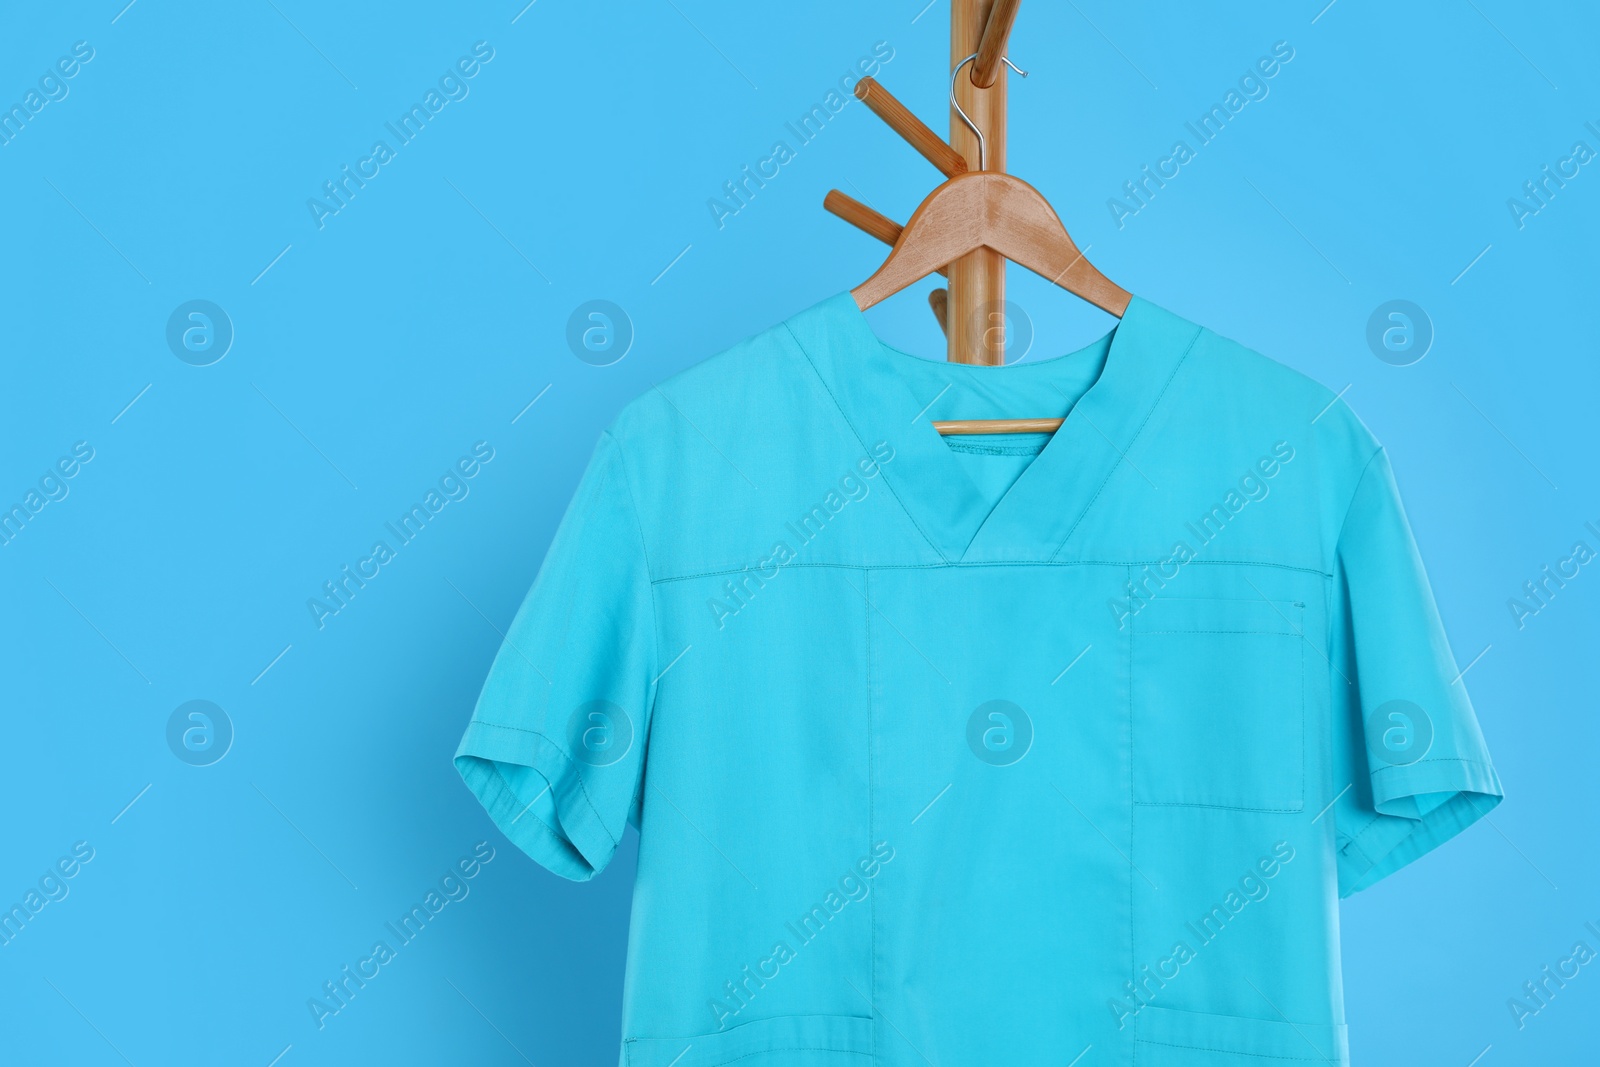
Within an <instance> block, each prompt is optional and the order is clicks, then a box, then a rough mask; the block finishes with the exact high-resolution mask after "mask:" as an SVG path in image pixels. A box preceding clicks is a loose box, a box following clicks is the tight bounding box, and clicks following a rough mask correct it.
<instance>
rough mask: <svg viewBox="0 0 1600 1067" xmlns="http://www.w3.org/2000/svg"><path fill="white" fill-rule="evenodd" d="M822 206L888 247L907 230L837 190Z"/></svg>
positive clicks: (825, 199)
mask: <svg viewBox="0 0 1600 1067" xmlns="http://www.w3.org/2000/svg"><path fill="white" fill-rule="evenodd" d="M822 206H823V207H824V208H825V209H827V210H828V211H830V212H832V213H833V214H835V215H837V216H839V217H840V218H841V219H843V220H844V221H846V222H848V223H849V224H850V225H852V226H854V227H855V228H856V229H858V230H861V231H862V232H864V233H866V234H867V235H868V236H870V237H876V238H877V239H878V240H880V241H882V242H883V243H884V244H886V245H893V244H894V243H895V242H896V241H898V240H900V231H901V230H903V229H905V227H904V226H901V225H900V224H899V223H898V222H896V221H894V220H893V219H891V218H890V217H889V216H887V215H884V214H882V213H880V212H877V211H874V210H872V209H871V208H870V207H868V206H867V205H865V204H863V203H862V202H861V201H859V200H857V199H855V198H854V197H852V196H847V195H845V194H844V193H841V192H840V191H839V190H837V189H829V190H828V195H827V196H825V197H823V198H822ZM939 273H940V274H943V273H945V270H944V268H943V267H941V268H939ZM941 291H942V290H941ZM936 310H937V309H936Z"/></svg>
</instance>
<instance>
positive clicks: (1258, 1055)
mask: <svg viewBox="0 0 1600 1067" xmlns="http://www.w3.org/2000/svg"><path fill="white" fill-rule="evenodd" d="M1134 1041H1135V1043H1138V1044H1144V1045H1163V1046H1165V1047H1167V1048H1186V1049H1192V1050H1193V1051H1195V1052H1223V1053H1226V1054H1228V1055H1229V1056H1250V1057H1253V1058H1255V1059H1258V1060H1280V1061H1283V1062H1292V1063H1342V1062H1343V1058H1342V1057H1341V1058H1339V1059H1337V1060H1330V1059H1327V1058H1326V1057H1322V1056H1279V1055H1276V1054H1274V1053H1271V1052H1240V1051H1239V1050H1238V1049H1236V1048H1216V1047H1215V1046H1213V1045H1180V1044H1178V1043H1177V1042H1176V1041H1156V1040H1153V1039H1151V1038H1148V1037H1136V1038H1134Z"/></svg>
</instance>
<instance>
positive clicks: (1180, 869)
mask: <svg viewBox="0 0 1600 1067" xmlns="http://www.w3.org/2000/svg"><path fill="white" fill-rule="evenodd" d="M1018 415H1027V416H1046V415H1062V416H1064V417H1065V419H1066V421H1065V423H1064V424H1063V425H1062V427H1061V429H1060V430H1059V431H1058V432H1056V433H1055V434H1054V435H1052V436H1048V437H1046V436H1043V435H994V436H987V437H950V438H944V437H941V436H940V435H939V434H938V433H937V432H935V430H934V429H933V427H932V426H931V425H930V420H933V419H955V418H994V417H1006V416H1010V417H1015V416H1018ZM455 762H456V766H457V768H458V769H459V771H460V773H461V775H462V777H463V778H464V779H465V781H466V783H467V785H468V786H469V787H470V788H471V789H472V791H473V792H474V793H475V794H476V795H477V796H478V797H479V799H480V800H481V801H482V802H483V804H484V805H485V807H486V808H487V809H488V812H489V814H490V816H491V817H492V818H493V819H494V821H495V822H496V823H497V824H498V826H499V827H500V829H501V830H502V831H503V832H504V833H505V834H506V836H507V837H509V838H510V839H511V840H512V841H513V842H514V843H516V844H517V845H518V846H520V847H521V848H522V849H523V850H525V851H526V852H527V853H528V854H529V855H531V856H532V857H533V858H534V859H536V860H538V861H539V862H540V863H541V864H543V865H544V866H546V867H548V868H549V869H550V870H552V871H554V872H555V873H557V874H559V875H562V876H564V877H567V878H571V879H578V880H582V879H587V878H590V877H592V876H594V875H595V874H596V873H598V872H599V871H600V870H602V869H603V868H604V867H605V866H606V863H607V862H608V861H609V860H610V858H611V856H612V854H613V853H614V852H615V850H616V848H617V843H618V842H619V841H620V840H621V839H622V836H623V830H624V827H625V825H626V824H627V823H629V822H632V823H633V824H634V825H635V826H636V827H637V828H638V831H639V854H638V873H637V880H636V883H635V887H634V893H633V915H632V924H631V928H630V939H629V947H628V962H627V981H626V988H625V992H624V1003H623V1012H622V1017H623V1034H622V1038H623V1041H622V1062H623V1063H624V1064H627V1065H633V1067H669V1065H670V1067H714V1065H717V1067H720V1065H725V1064H731V1063H736V1064H738V1065H739V1067H800V1065H805V1067H843V1065H860V1064H878V1065H883V1067H918V1065H924V1064H933V1065H939V1067H955V1065H968V1064H1006V1065H1013V1064H1016V1065H1031V1064H1040V1065H1044V1064H1050V1065H1054V1067H1065V1065H1066V1064H1068V1063H1072V1062H1078V1063H1081V1064H1084V1065H1086V1067H1111V1065H1121V1067H1132V1065H1135V1064H1138V1065H1141V1067H1148V1065H1156V1067H1165V1065H1171V1067H1224V1065H1226V1067H1234V1065H1238V1067H1245V1065H1250V1067H1271V1065H1275V1064H1282V1065H1291V1064H1292V1065H1297V1067H1306V1065H1307V1064H1310V1063H1329V1064H1344V1063H1345V1062H1346V1057H1347V1053H1346V1038H1345V1027H1344V1004H1343V997H1342V992H1341V979H1340V965H1339V944H1338V937H1339V918H1338V908H1337V900H1338V897H1340V896H1344V895H1348V894H1350V893H1353V892H1355V891H1356V890H1359V889H1362V888H1365V887H1367V886H1370V885H1372V884H1373V883H1374V882H1376V881H1377V880H1378V879H1380V878H1383V877H1384V876H1385V875H1388V874H1390V873H1392V872H1394V871H1395V870H1398V869H1399V868H1400V867H1401V866H1403V865H1405V864H1407V863H1409V862H1410V861H1412V860H1414V859H1416V858H1417V857H1419V856H1421V855H1422V854H1423V853H1425V852H1427V851H1428V850H1430V849H1432V848H1433V847H1435V846H1436V845H1438V844H1440V843H1441V842H1443V841H1445V840H1446V839H1448V838H1450V837H1451V836H1453V835H1454V834H1456V833H1458V832H1459V831H1461V830H1462V829H1463V828H1465V827H1466V826H1468V825H1469V824H1471V823H1472V822H1473V821H1474V820H1476V819H1477V818H1479V817H1480V816H1481V815H1483V814H1484V813H1486V812H1487V811H1489V810H1490V809H1491V808H1493V807H1494V805H1495V804H1496V802H1497V801H1498V800H1499V798H1500V795H1501V788H1500V782H1499V780H1498V779H1497V777H1496V775H1495V771H1494V769H1493V767H1492V766H1491V764H1490V760H1489V754H1488V752H1487V751H1486V749H1485V747H1484V741H1483V737H1482V735H1481V734H1480V732H1479V728H1478V724H1477V721H1476V719H1475V717H1474V714H1473V710H1472V707H1471V705H1470V704H1469V702H1468V700H1467V695H1466V692H1465V690H1464V689H1463V687H1462V684H1461V679H1460V674H1459V671H1458V669H1457V666H1456V664H1455V661H1454V660H1453V658H1452V656H1451V652H1450V649H1449V647H1448V644H1447V642H1446V639H1445V633H1444V629H1443V627H1442V626H1441V624H1440V620H1439V615H1438V612H1437V610H1436V609H1435V606H1434V602H1433V597H1432V595H1431V593H1430V592H1429V588H1428V581H1427V578H1426V577H1425V575H1424V573H1423V567H1422V561H1421V559H1420V558H1419V556H1418V554H1417V549H1416V546H1415V544H1414V543H1413V541H1412V537H1411V533H1410V530H1409V528H1408V527H1407V524H1406V520H1405V517H1404V514H1403V512H1402V510H1401V505H1400V499H1399V497H1398V495H1397V493H1396V489H1395V479H1394V475H1393V474H1392V473H1391V470H1390V464H1389V459H1388V457H1387V456H1386V455H1385V453H1384V450H1383V449H1382V448H1381V447H1380V446H1379V445H1378V444H1377V443H1376V442H1375V441H1374V439H1373V437H1372V435H1371V434H1370V433H1369V432H1368V431H1367V430H1366V428H1365V427H1363V425H1362V424H1361V423H1360V421H1358V420H1357V418H1356V417H1355V415H1353V414H1352V413H1351V412H1350V410H1349V409H1348V408H1347V407H1346V406H1345V404H1344V403H1343V402H1342V401H1341V400H1340V399H1339V398H1337V397H1336V396H1334V395H1333V394H1332V393H1330V392H1329V391H1328V390H1327V389H1325V388H1323V387H1322V386H1320V385H1318V384H1316V383H1315V382H1312V381H1310V380H1308V379H1307V378H1305V377H1302V376H1301V375H1300V374H1298V373H1296V372H1294V371H1291V370H1289V369H1287V368H1285V367H1283V366H1281V365H1280V364H1278V363H1275V362H1272V361H1271V360H1269V359H1266V358H1264V357H1262V356H1260V355H1257V354H1255V353H1254V352H1251V351H1248V350H1247V349H1245V348H1243V347H1242V346H1240V345H1238V344H1236V343H1234V342H1232V341H1229V340H1226V339H1224V338H1222V337H1219V336H1217V335H1216V334H1214V333H1211V332H1209V331H1207V330H1205V329H1202V328H1200V327H1198V326H1195V325H1193V324H1191V323H1189V322H1186V321H1184V320H1183V319H1181V318H1179V317H1177V316H1175V315H1173V314H1170V313H1168V312H1166V311H1163V310H1161V309H1160V308H1158V307H1155V306H1154V305H1152V304H1150V303H1147V302H1145V301H1143V300H1139V299H1135V300H1134V301H1133V303H1132V304H1131V305H1129V307H1128V310H1127V314H1126V315H1125V316H1124V317H1123V319H1122V320H1121V322H1120V323H1118V325H1117V326H1116V328H1115V330H1113V331H1112V333H1110V334H1109V335H1108V336H1106V337H1105V338H1103V339H1102V340H1100V341H1098V342H1096V343H1094V344H1091V345H1089V346H1088V347H1087V348H1085V349H1083V350H1082V351H1079V352H1074V353H1072V354H1070V355H1066V356H1061V357H1059V358H1055V359H1046V360H1039V361H1029V362H1026V363H1021V364H1015V365H1011V366H1006V367H1002V368H994V367H978V366H969V365H962V364H954V363H945V362H933V361H930V360H924V359H920V358H917V357H914V356H909V355H906V354H904V353H901V352H897V351H895V350H893V349H891V348H889V347H888V346H886V345H884V344H883V343H882V342H880V341H879V340H878V339H877V338H876V337H875V336H874V335H873V333H872V331H871V329H870V328H869V327H868V325H867V322H866V320H865V318H864V317H863V316H862V314H861V312H860V311H859V310H858V309H857V308H856V305H855V303H854V301H853V300H852V299H851V297H850V295H849V294H848V293H842V294H840V295H838V296H835V297H832V298H831V299H828V300H826V301H824V302H823V303H821V304H819V305H817V306H816V307H813V308H811V309H810V310H808V311H805V312H803V313H801V314H799V315H797V316H795V317H794V318H792V319H790V320H788V321H787V322H784V323H782V324H780V325H778V326H776V327H774V328H772V329H770V330H768V331H766V332H765V333H762V334H759V335H757V336H755V337H752V338H750V339H748V340H746V341H744V342H742V343H740V344H739V345H736V346H735V347H734V348H732V349H730V350H729V351H727V352H725V353H723V354H721V355H719V356H716V357H715V358H712V359H710V360H707V361H705V362H704V363H702V364H700V365H698V366H696V367H693V368H692V369H690V370H688V371H685V372H684V373H682V374H679V375H677V376H676V377H673V378H670V379H668V380H667V381H665V382H663V383H662V384H661V385H660V386H658V387H657V388H655V389H652V390H651V391H650V392H649V393H647V394H646V395H644V396H642V397H640V398H639V399H638V400H636V401H634V402H633V403H631V404H630V405H629V406H628V407H627V408H626V409H625V410H624V411H623V413H622V414H621V416H620V417H619V418H618V419H617V420H616V422H615V423H614V424H613V425H612V426H611V428H610V429H609V430H607V431H606V432H605V433H604V434H603V436H602V437H601V440H600V444H599V446H598V448H597V449H596V451H595V454H594V457H593V460H592V461H591V463H590V465H589V469H588V471H587V473H586V474H585V475H584V477H583V480H582V483H581V484H580V486H579V488H578V490H577V493H576V496H575V498H574V499H573V502H572V504H571V508H570V510H569V511H568V513H567V516H566V518H565V520H564V521H563V522H562V525H561V527H560V529H559V531H558V532H557V534H556V536H555V539H554V542H553V543H552V545H551V547H550V550H549V554H548V556H547V557H546V559H545V561H544V565H543V568H542V569H541V571H540V573H539V577H538V580H537V581H536V583H535V584H534V587H533V590H532V591H531V592H530V593H529V594H528V597H527V600H526V602H525V603H524V604H523V605H522V608H521V610H520V611H519V612H518V614H517V616H516V618H515V621H514V622H513V623H512V624H511V627H510V630H509V633H508V634H507V637H506V640H505V643H504V646H503V647H502V648H501V650H500V652H499V655H498V656H497V657H496V659H495V662H494V666H493V669H492V670H491V672H490V674H489V677H488V681H487V682H486V684H485V686H484V689H483V693H482V695H481V697H480V699H479V701H478V704H477V709H476V711H475V713H474V715H473V718H472V721H471V724H470V725H469V726H468V728H467V731H466V736H465V737H464V738H463V739H462V741H461V746H460V749H459V751H458V753H457V755H456V758H455ZM1085 1050H1087V1054H1085ZM1080 1055H1082V1056H1083V1059H1082V1060H1074V1057H1078V1056H1080Z"/></svg>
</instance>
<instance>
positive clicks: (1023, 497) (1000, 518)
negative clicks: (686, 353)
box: [784, 292, 1200, 563]
mask: <svg viewBox="0 0 1600 1067" xmlns="http://www.w3.org/2000/svg"><path fill="white" fill-rule="evenodd" d="M784 325H785V326H786V327H787V328H788V330H789V332H790V334H791V335H792V336H793V337H794V339H795V341H796V342H797V343H798V345H799V347H800V349H801V351H802V352H804V353H805V355H806V357H807V358H808V359H809V360H810V362H811V364H812V366H813V367H814V368H815V369H816V373H817V375H818V377H819V378H821V380H822V384H823V385H824V387H825V388H826V389H827V391H828V393H829V394H830V395H831V396H832V397H833V400H834V402H835V403H836V404H837V405H838V408H839V411H840V414H841V415H842V416H843V418H844V421H845V422H846V424H848V425H849V427H850V429H851V431H852V432H853V433H854V434H855V435H856V437H857V438H858V439H859V440H860V442H861V444H862V447H863V448H864V449H868V450H870V448H871V446H872V445H874V444H876V443H877V442H880V441H887V442H889V444H890V445H891V446H892V447H893V448H894V450H895V458H894V461H893V462H892V463H889V464H886V465H884V467H883V475H884V477H885V479H887V480H888V482H889V487H890V488H891V489H892V490H893V492H894V495H895V497H896V498H898V499H899V501H900V504H901V506H902V507H903V508H904V509H905V510H906V512H907V514H908V515H909V516H910V518H911V521H912V522H913V523H914V524H915V525H916V526H917V528H918V529H919V530H921V531H922V534H923V536H924V537H926V538H927V540H928V543H929V544H930V545H932V546H933V548H934V550H935V551H936V552H938V554H939V555H940V557H942V558H943V559H944V560H945V561H946V562H948V563H956V562H997V561H1001V560H1039V561H1046V560H1049V559H1053V558H1054V557H1055V556H1056V555H1058V554H1059V553H1060V552H1061V550H1062V549H1063V548H1065V547H1066V544H1067V542H1068V540H1069V539H1070V538H1071V536H1072V533H1073V531H1074V530H1076V529H1077V527H1078V524H1079V522H1080V521H1081V520H1082V518H1083V516H1084V515H1085V514H1087V512H1088V510H1089V508H1090V507H1091V506H1092V505H1093V504H1094V502H1095V500H1096V499H1097V498H1098V497H1099V495H1100V493H1101V490H1102V489H1103V488H1104V487H1105V485H1106V484H1107V483H1108V482H1109V481H1110V479H1111V477H1112V475H1113V474H1115V473H1116V470H1117V467H1118V465H1120V464H1124V463H1127V464H1128V465H1129V467H1130V471H1129V473H1130V474H1132V475H1133V476H1134V477H1139V475H1138V474H1137V468H1134V467H1132V461H1129V460H1127V459H1126V456H1127V453H1128V451H1129V449H1131V448H1132V447H1133V444H1134V442H1135V439H1136V438H1137V437H1138V435H1139V431H1140V429H1141V428H1142V427H1143V426H1144V423H1145V420H1146V418H1147V417H1148V416H1149V414H1150V412H1151V411H1152V409H1153V408H1154V407H1155V405H1156V404H1157V402H1158V401H1159V400H1160V398H1161V396H1162V394H1163V392H1164V391H1165V390H1166V387H1167V385H1168V383H1169V382H1170V381H1171V380H1172V377H1173V375H1174V374H1175V373H1176V372H1177V369H1178V366H1179V364H1181V363H1182V361H1183V358H1184V356H1185V355H1187V353H1188V351H1189V349H1190V347H1192V346H1193V344H1194V341H1195V340H1196V338H1198V337H1199V335H1200V328H1199V327H1198V326H1195V325H1194V324H1192V323H1189V322H1185V321H1184V320H1183V319H1181V318H1178V317H1177V316H1176V315H1173V314H1171V313H1170V312H1166V311H1163V310H1162V309H1161V308H1158V307H1156V306H1155V305H1154V304H1151V303H1149V302H1147V301H1144V300H1141V299H1140V298H1138V297H1134V298H1133V300H1132V302H1131V303H1130V304H1129V305H1128V308H1127V311H1126V312H1124V313H1123V316H1122V319H1121V321H1119V322H1118V323H1117V325H1116V327H1115V328H1114V329H1113V330H1112V331H1111V332H1110V333H1109V334H1107V335H1106V336H1105V337H1102V338H1101V339H1100V340H1098V341H1096V342H1094V343H1093V344H1091V345H1088V346H1086V347H1085V348H1084V349H1081V350H1079V351H1078V352H1075V353H1072V354H1070V355H1066V356H1060V357H1057V358H1056V359H1052V360H1040V361H1031V362H1029V363H1026V364H1014V365H1011V366H1007V367H979V366H973V365H969V364H960V363H937V362H934V361H932V360H925V361H922V362H925V363H927V364H928V365H929V366H931V367H936V368H939V371H940V372H941V373H940V377H942V378H943V379H944V380H946V381H957V380H959V379H960V378H961V376H964V375H985V374H990V375H992V374H1003V375H1018V374H1033V373H1037V372H1038V371H1039V370H1040V368H1042V367H1046V366H1049V365H1050V364H1054V363H1058V362H1062V361H1066V360H1072V359H1080V358H1087V357H1089V356H1090V355H1092V354H1093V353H1094V351H1095V350H1096V349H1100V350H1102V351H1104V353H1105V356H1104V365H1103V367H1102V368H1101V371H1100V374H1099V376H1098V377H1097V378H1096V379H1095V381H1094V383H1093V384H1092V385H1090V387H1089V389H1088V391H1087V392H1085V393H1084V394H1083V395H1082V397H1081V398H1079V400H1078V401H1077V402H1076V403H1075V404H1073V406H1072V408H1071V409H1070V410H1069V411H1068V413H1067V415H1066V421H1065V422H1064V423H1063V424H1062V426H1061V428H1060V429H1059V430H1057V431H1056V432H1055V433H1054V434H1053V435H1052V436H1051V438H1050V440H1049V442H1048V443H1047V444H1046V445H1045V447H1044V449H1043V450H1042V451H1041V452H1040V453H1039V454H1038V455H1037V456H1036V457H1035V458H1034V460H1033V462H1031V463H1030V464H1028V466H1027V468H1026V469H1025V470H1024V471H1023V472H1022V474H1021V476H1020V477H1019V478H1017V480H1016V481H1015V482H1014V483H1013V484H1012V486H1011V488H1010V489H1009V490H1008V491H1007V492H1006V493H1005V494H1004V495H1003V496H1002V497H1001V498H1000V500H999V501H998V503H995V504H994V505H993V506H992V508H991V506H990V503H989V501H987V500H986V499H985V498H984V496H983V494H982V493H981V492H980V491H979V489H978V487H977V486H976V485H975V484H974V483H973V481H972V479H971V478H970V477H969V476H968V475H967V473H966V471H965V470H964V469H963V468H962V465H961V463H960V462H959V459H958V457H957V456H955V455H954V454H953V453H952V452H951V450H950V447H949V446H948V445H947V444H946V443H945V440H944V438H942V437H941V436H940V435H939V432H938V431H937V430H935V429H934V428H933V425H932V420H933V419H935V418H942V417H948V418H959V417H962V413H960V412H955V411H941V410H940V404H941V403H942V397H941V396H936V395H935V394H937V393H938V390H934V391H933V392H930V394H929V395H927V396H917V395H915V393H914V390H913V388H912V385H911V382H910V379H909V377H908V376H907V375H906V374H905V373H904V371H905V370H906V367H905V366H904V363H903V361H905V360H916V359H918V357H916V356H910V355H907V354H905V353H903V352H898V351H896V350H894V349H891V348H889V347H888V346H887V345H885V344H884V343H883V342H882V341H880V340H879V339H878V337H877V335H876V334H874V333H873V332H872V328H871V326H869V325H868V323H867V320H866V316H864V315H863V314H862V313H861V310H860V308H858V307H857V306H856V303H855V299H854V298H853V297H852V296H851V295H850V294H849V293H848V292H844V293H840V294H838V295H837V296H833V297H829V298H828V299H827V300H824V301H823V302H822V303H820V304H818V305H816V306H815V307H812V308H810V309H808V310H806V311H803V312H801V313H800V314H799V315H796V316H795V317H793V318H791V319H789V320H788V321H787V322H786V323H785V324H784ZM1027 414H1031V412H1020V413H1019V415H1027Z"/></svg>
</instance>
